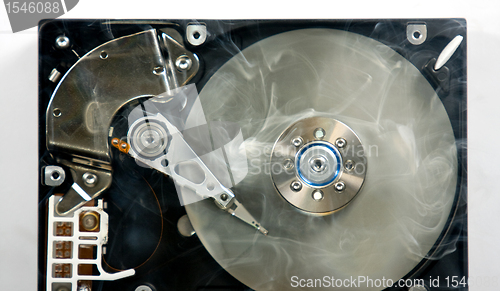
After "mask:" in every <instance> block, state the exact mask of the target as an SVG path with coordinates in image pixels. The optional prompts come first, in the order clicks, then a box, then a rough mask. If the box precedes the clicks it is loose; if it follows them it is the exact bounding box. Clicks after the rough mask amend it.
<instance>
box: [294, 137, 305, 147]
mask: <svg viewBox="0 0 500 291" xmlns="http://www.w3.org/2000/svg"><path fill="white" fill-rule="evenodd" d="M303 142H304V140H302V138H301V137H300V136H297V137H294V138H292V140H291V143H292V145H293V146H295V147H300V146H301V145H302V143H303Z"/></svg>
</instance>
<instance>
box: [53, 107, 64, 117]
mask: <svg viewBox="0 0 500 291" xmlns="http://www.w3.org/2000/svg"><path fill="white" fill-rule="evenodd" d="M61 114H62V112H61V109H59V108H56V109H54V111H52V115H54V117H59V116H61Z"/></svg>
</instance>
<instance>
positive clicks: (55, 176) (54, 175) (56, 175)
mask: <svg viewBox="0 0 500 291" xmlns="http://www.w3.org/2000/svg"><path fill="white" fill-rule="evenodd" d="M43 173H44V177H43V181H44V184H45V185H47V186H52V187H56V186H59V185H61V184H62V183H63V182H64V179H66V173H65V172H64V169H63V168H61V167H59V166H45V168H44V170H43Z"/></svg>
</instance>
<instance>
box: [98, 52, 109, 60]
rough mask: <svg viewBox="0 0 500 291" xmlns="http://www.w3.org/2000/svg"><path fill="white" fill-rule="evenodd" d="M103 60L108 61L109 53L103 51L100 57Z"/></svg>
mask: <svg viewBox="0 0 500 291" xmlns="http://www.w3.org/2000/svg"><path fill="white" fill-rule="evenodd" d="M99 57H100V58H101V59H103V60H104V59H107V58H108V53H107V52H106V51H102V52H101V54H100V55H99Z"/></svg>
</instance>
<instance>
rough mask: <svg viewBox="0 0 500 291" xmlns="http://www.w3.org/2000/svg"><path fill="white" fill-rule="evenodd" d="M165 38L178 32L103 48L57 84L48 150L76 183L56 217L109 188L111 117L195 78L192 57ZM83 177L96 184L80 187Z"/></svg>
mask: <svg viewBox="0 0 500 291" xmlns="http://www.w3.org/2000/svg"><path fill="white" fill-rule="evenodd" d="M168 33H171V34H176V33H177V32H176V31H175V30H173V29H166V30H163V31H161V34H160V35H158V32H157V30H155V29H151V30H147V31H143V32H140V33H136V34H132V35H129V36H125V37H121V38H117V39H114V40H112V41H109V42H107V43H105V44H102V45H100V46H98V47H96V48H95V49H93V50H92V51H90V52H88V53H87V54H86V55H84V56H83V57H81V58H80V59H79V60H78V61H77V62H76V63H75V64H74V65H73V66H72V67H71V68H70V69H69V70H68V72H67V73H66V74H65V75H64V76H63V77H62V79H61V81H60V83H59V84H58V85H57V87H56V89H55V92H54V93H53V95H52V97H51V100H50V103H49V106H48V108H47V127H46V132H47V148H48V150H49V152H50V153H51V154H52V155H53V156H54V157H55V158H56V159H57V160H58V162H60V163H62V164H65V165H67V166H68V167H69V168H70V169H71V171H72V176H73V179H74V180H75V183H74V184H73V187H72V188H71V189H70V190H69V191H68V193H66V194H65V195H64V197H63V198H62V199H61V200H60V201H59V202H58V205H57V207H56V210H57V212H58V213H61V214H63V213H69V212H71V211H74V210H75V209H77V208H78V207H80V206H81V205H83V204H84V203H85V201H86V200H87V199H88V198H89V197H90V199H93V198H95V197H97V196H98V195H99V194H101V193H102V192H103V191H104V190H106V189H107V188H108V187H109V186H110V183H111V165H110V162H111V158H110V153H109V144H108V131H109V127H110V125H111V121H112V119H113V116H114V114H115V113H116V112H117V111H118V110H119V109H120V108H121V107H122V106H124V105H125V104H126V103H128V102H130V101H132V100H134V99H138V98H144V97H151V96H155V95H158V94H161V93H163V92H168V91H169V90H171V89H172V88H177V87H179V86H182V85H183V84H186V83H187V82H188V81H189V80H190V79H191V78H193V77H194V75H195V74H196V73H197V71H198V68H199V62H198V58H197V56H196V55H194V54H192V53H191V52H189V51H187V50H186V49H185V48H184V46H183V44H182V41H181V42H179V41H178V40H176V38H175V35H174V37H172V36H171V35H169V34H168ZM177 35H179V34H178V33H177ZM177 39H178V36H177ZM180 39H182V38H180ZM164 51H166V52H167V53H166V55H167V56H166V57H165V55H164V53H163V52H164ZM131 56H132V57H131ZM181 56H182V59H181V61H182V62H179V63H180V64H179V67H180V69H177V68H176V60H177V59H178V58H179V57H181ZM188 60H189V61H188ZM186 62H189V63H190V65H189V66H186V65H185V63H186ZM182 68H184V69H182ZM85 173H91V174H92V175H95V177H97V182H96V184H95V185H91V187H89V184H88V183H85V181H84V179H83V175H84V174H85ZM90 177H91V178H92V177H94V176H90ZM86 180H88V177H87V179H86ZM90 180H92V179H90Z"/></svg>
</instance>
